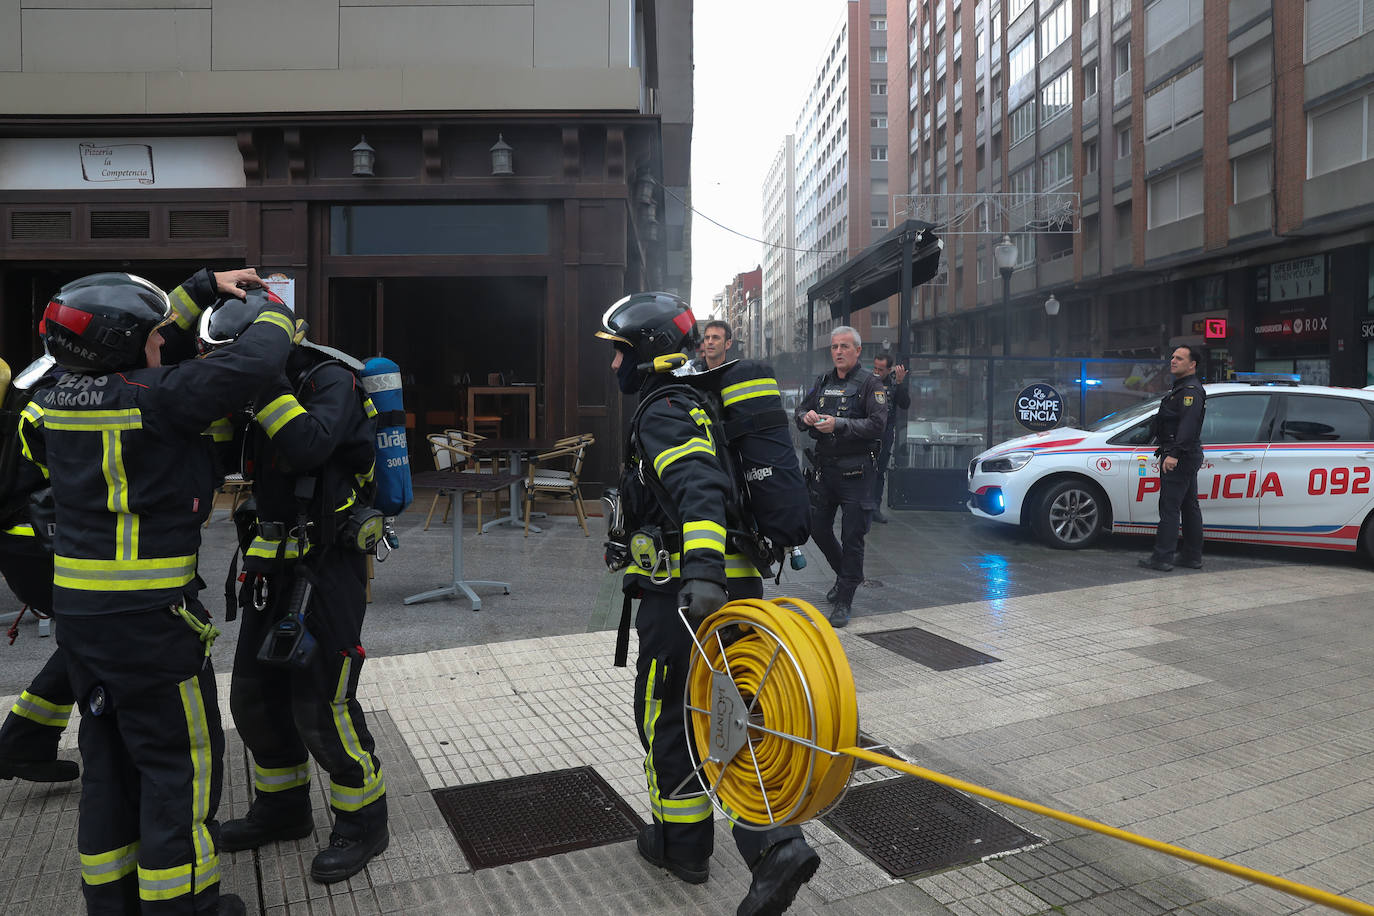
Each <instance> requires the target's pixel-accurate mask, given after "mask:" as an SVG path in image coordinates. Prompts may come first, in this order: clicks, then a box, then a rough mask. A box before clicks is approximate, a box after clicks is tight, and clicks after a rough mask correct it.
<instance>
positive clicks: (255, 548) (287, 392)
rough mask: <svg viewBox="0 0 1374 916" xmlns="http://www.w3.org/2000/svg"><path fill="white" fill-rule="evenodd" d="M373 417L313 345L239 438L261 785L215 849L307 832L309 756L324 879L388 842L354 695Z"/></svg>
mask: <svg viewBox="0 0 1374 916" xmlns="http://www.w3.org/2000/svg"><path fill="white" fill-rule="evenodd" d="M263 295H266V294H263ZM253 298H254V296H253V295H250V297H249V302H248V303H247V304H246V305H245V304H242V303H239V302H237V301H234V300H226V301H225V302H223V303H222V304H220V305H218V306H216V307H215V309H213V310H211V311H210V312H207V313H206V315H205V316H204V317H203V319H202V321H201V335H200V336H201V342H202V346H204V347H207V348H213V347H217V346H221V345H223V344H224V343H225V342H226V340H232V339H233V338H235V337H236V336H237V335H238V334H239V331H240V328H242V327H243V325H244V322H243V321H242V320H240V316H241V315H242V313H244V312H245V311H247V312H251V311H252V305H253V302H252V300H253ZM340 355H341V354H340ZM375 415H376V411H375V410H373V409H372V402H371V400H369V399H367V398H366V395H365V394H363V392H362V391H361V388H360V385H359V381H358V377H357V375H356V374H355V373H354V372H353V371H352V369H350V368H348V367H346V366H345V365H343V364H342V363H341V362H340V361H339V359H337V358H333V356H332V355H331V353H330V352H326V351H325V350H323V349H320V348H317V347H316V346H315V345H313V344H311V343H309V342H308V341H307V342H303V343H302V344H301V345H300V346H298V347H297V348H296V349H295V350H294V351H292V353H291V356H290V358H289V359H288V361H287V365H286V372H285V375H284V376H283V377H282V378H280V379H279V380H278V381H277V382H276V383H275V385H273V386H272V387H270V388H269V389H268V390H267V391H266V392H265V393H264V394H263V395H262V397H261V398H259V400H258V404H257V407H256V409H255V412H254V422H253V423H252V424H251V425H250V426H249V429H248V441H247V443H246V445H245V447H244V454H245V455H246V456H247V466H246V467H245V468H244V477H245V479H248V480H251V481H252V482H253V505H254V508H255V510H256V516H257V518H256V521H255V522H254V523H252V526H251V530H250V532H249V534H250V535H251V540H250V541H248V543H247V544H246V547H245V550H244V569H245V570H246V571H247V572H246V583H247V586H246V587H245V588H244V589H243V590H242V591H241V592H240V596H241V598H242V601H241V608H242V610H243V615H244V616H243V624H242V626H241V627H240V629H239V641H238V648H237V650H236V651H235V653H234V673H233V678H232V679H231V681H230V687H229V706H230V710H231V711H232V713H233V716H234V724H235V725H236V726H238V730H239V734H240V735H241V736H242V738H243V743H244V744H246V745H247V746H248V749H249V750H250V751H251V752H252V756H253V787H254V790H255V791H254V799H253V804H252V806H251V807H250V808H249V810H248V813H247V815H246V816H244V817H241V818H235V819H234V820H231V821H227V822H225V824H224V829H223V838H222V844H221V845H222V846H223V848H224V849H226V850H229V851H231V852H235V851H238V850H243V849H254V848H257V847H259V846H262V845H264V844H266V843H270V842H275V841H278V840H287V839H300V838H304V837H307V836H310V835H311V833H313V832H314V828H315V821H314V816H313V815H312V813H311V791H310V757H311V756H313V757H314V758H315V759H316V760H317V761H319V763H320V766H321V768H323V769H324V770H325V771H326V772H327V773H328V774H329V803H330V808H331V810H332V812H333V815H334V825H333V830H332V832H331V834H330V840H329V845H328V846H327V847H326V848H324V849H323V850H321V851H320V852H319V853H318V854H316V856H315V858H314V860H313V861H312V862H311V865H310V875H311V877H312V878H314V879H315V880H316V881H319V882H321V883H324V884H330V883H334V882H337V881H343V880H345V879H346V878H349V877H351V876H352V875H354V874H357V873H358V872H359V871H361V870H362V869H363V867H364V866H366V865H367V863H368V862H369V861H370V860H371V859H372V858H373V857H374V856H376V855H377V854H379V853H380V852H382V851H383V850H385V849H386V848H387V845H388V843H389V842H390V836H389V833H388V829H387V801H386V783H385V781H384V780H383V778H382V765H381V761H380V760H379V759H378V758H377V755H376V754H375V753H374V752H375V750H376V741H375V740H374V739H373V737H372V733H371V732H370V731H369V730H368V727H367V719H366V717H365V716H364V714H363V709H362V706H361V705H359V703H358V700H357V691H358V679H359V676H360V674H361V673H362V667H363V661H364V659H365V658H366V652H365V651H364V649H363V645H362V628H363V618H364V614H365V611H366V609H367V561H366V555H365V554H364V553H363V552H361V550H360V549H359V548H358V547H357V546H356V543H357V538H356V536H354V535H353V534H352V529H351V527H350V521H351V520H358V519H361V518H363V517H365V516H367V515H369V514H370V515H371V516H372V520H373V522H374V523H380V513H376V512H372V511H370V510H369V509H368V508H367V507H369V506H370V505H371V495H372V481H373V471H374V468H373V462H374V457H375V445H374V441H373V437H374V435H375V433H376V430H375V424H374V422H373V417H374V416H375ZM307 589H308V590H307ZM258 599H261V600H258ZM302 613H303V614H304V626H303V627H302V628H300V630H298V631H290V632H291V633H292V634H293V636H292V638H293V639H294V638H295V637H294V634H295V633H296V632H301V633H308V634H309V636H308V637H306V636H304V635H301V636H300V639H302V640H304V639H307V638H308V639H313V641H314V644H315V647H314V651H313V652H312V653H309V655H308V657H305V656H302V657H300V658H297V659H295V660H292V659H291V658H289V657H288V655H289V651H290V649H291V648H292V644H291V643H290V642H289V641H288V640H287V639H286V637H285V635H284V633H283V631H280V630H279V626H280V625H281V624H282V623H283V622H284V621H285V622H287V623H288V625H292V621H294V620H295V619H296V618H297V617H298V616H299V615H300V614H302ZM265 647H271V648H272V651H267V652H264V649H265ZM278 650H279V651H278Z"/></svg>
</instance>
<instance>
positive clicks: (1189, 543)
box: [1140, 346, 1207, 572]
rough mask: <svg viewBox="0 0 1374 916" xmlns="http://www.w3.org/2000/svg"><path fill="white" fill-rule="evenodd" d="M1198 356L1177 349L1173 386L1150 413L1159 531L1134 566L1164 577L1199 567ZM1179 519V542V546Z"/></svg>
mask: <svg viewBox="0 0 1374 916" xmlns="http://www.w3.org/2000/svg"><path fill="white" fill-rule="evenodd" d="M1197 363H1198V352H1197V351H1196V350H1194V349H1193V348H1192V347H1189V346H1182V347H1179V348H1178V349H1177V350H1175V351H1174V354H1173V356H1172V357H1170V358H1169V372H1170V374H1172V375H1173V377H1174V387H1173V388H1171V389H1170V390H1169V393H1168V394H1166V395H1165V396H1164V400H1163V401H1161V402H1160V404H1159V413H1157V414H1155V443H1156V444H1157V445H1158V446H1159V448H1157V449H1155V456H1156V457H1157V458H1159V470H1160V486H1159V528H1158V530H1157V531H1156V532H1155V549H1154V552H1153V553H1151V554H1150V556H1149V558H1148V559H1142V560H1141V561H1140V565H1141V566H1143V567H1145V568H1146V569H1154V570H1158V571H1159V572H1168V571H1170V570H1171V569H1173V568H1174V567H1175V566H1187V567H1189V568H1191V569H1201V568H1202V509H1201V507H1199V506H1198V501H1197V472H1198V469H1199V468H1201V467H1202V418H1203V416H1204V415H1205V414H1206V412H1207V406H1206V405H1207V392H1206V391H1204V390H1203V389H1202V382H1200V381H1198V377H1197ZM1180 515H1181V516H1182V523H1183V543H1182V544H1180V543H1179V538H1178V529H1179V518H1180Z"/></svg>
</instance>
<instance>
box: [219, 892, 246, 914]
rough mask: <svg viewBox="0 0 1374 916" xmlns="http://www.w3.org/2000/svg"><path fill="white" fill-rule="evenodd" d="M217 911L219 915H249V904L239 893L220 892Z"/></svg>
mask: <svg viewBox="0 0 1374 916" xmlns="http://www.w3.org/2000/svg"><path fill="white" fill-rule="evenodd" d="M215 912H216V913H217V914H219V916H247V914H248V905H247V904H245V903H244V902H243V898H242V897H240V896H239V895H238V894H220V895H219V909H217V910H215Z"/></svg>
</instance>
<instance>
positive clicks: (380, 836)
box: [310, 824, 391, 884]
mask: <svg viewBox="0 0 1374 916" xmlns="http://www.w3.org/2000/svg"><path fill="white" fill-rule="evenodd" d="M390 842H391V835H390V834H389V833H388V832H387V829H386V825H385V824H383V825H382V826H381V827H379V828H377V829H375V830H373V831H372V832H370V833H366V834H364V835H363V836H361V837H359V838H356V839H355V838H353V837H346V836H341V835H340V834H339V832H338V831H337V830H336V831H334V832H333V833H331V834H330V835H329V847H328V848H327V849H323V850H321V851H320V853H319V854H318V855H316V856H315V861H313V862H311V863H310V877H312V878H314V879H315V880H316V881H318V882H320V883H321V884H333V883H334V882H336V881H343V880H345V879H347V878H351V877H353V876H354V875H356V874H357V873H358V872H360V871H362V870H363V868H364V867H365V866H366V865H367V863H368V862H370V861H372V857H373V856H376V855H380V854H381V853H382V852H384V851H385V850H386V847H387V846H388V844H390Z"/></svg>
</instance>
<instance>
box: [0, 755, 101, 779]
mask: <svg viewBox="0 0 1374 916" xmlns="http://www.w3.org/2000/svg"><path fill="white" fill-rule="evenodd" d="M80 775H81V768H80V767H78V766H77V765H76V763H75V761H71V760H16V759H15V758H13V757H0V779H24V780H27V781H29V782H71V781H72V780H73V779H75V778H76V777H78V776H80Z"/></svg>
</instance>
